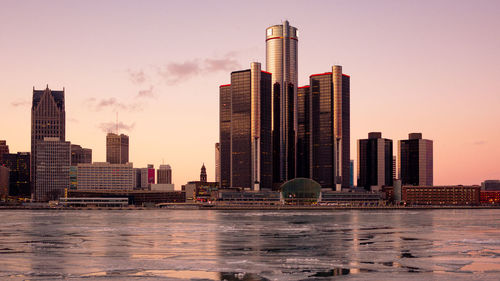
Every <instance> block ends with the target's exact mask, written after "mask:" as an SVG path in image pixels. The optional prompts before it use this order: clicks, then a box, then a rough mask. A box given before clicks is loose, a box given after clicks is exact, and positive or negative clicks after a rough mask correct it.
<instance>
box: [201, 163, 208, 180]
mask: <svg viewBox="0 0 500 281" xmlns="http://www.w3.org/2000/svg"><path fill="white" fill-rule="evenodd" d="M200 181H201V182H207V168H205V163H203V165H202V166H201V171H200Z"/></svg>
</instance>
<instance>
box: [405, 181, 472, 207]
mask: <svg viewBox="0 0 500 281" xmlns="http://www.w3.org/2000/svg"><path fill="white" fill-rule="evenodd" d="M480 191H481V187H480V186H479V185H473V186H463V185H454V186H413V185H406V186H405V185H403V186H402V199H403V201H404V202H406V204H410V205H478V204H479V202H480Z"/></svg>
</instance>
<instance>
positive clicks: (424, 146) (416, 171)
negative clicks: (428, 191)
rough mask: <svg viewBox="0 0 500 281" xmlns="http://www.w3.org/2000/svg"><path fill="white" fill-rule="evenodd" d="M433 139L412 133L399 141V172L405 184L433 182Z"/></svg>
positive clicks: (429, 184)
mask: <svg viewBox="0 0 500 281" xmlns="http://www.w3.org/2000/svg"><path fill="white" fill-rule="evenodd" d="M432 147H433V145H432V140H426V139H422V134H421V133H411V134H409V137H408V139H407V140H400V141H399V142H398V154H399V157H398V161H399V162H398V171H399V172H398V173H399V178H400V179H401V182H402V184H403V185H416V186H419V185H427V186H432V184H433V177H434V174H433V170H434V169H433V148H432Z"/></svg>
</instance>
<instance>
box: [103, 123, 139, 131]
mask: <svg viewBox="0 0 500 281" xmlns="http://www.w3.org/2000/svg"><path fill="white" fill-rule="evenodd" d="M98 127H99V128H100V129H101V130H102V131H103V132H105V133H109V132H114V131H116V129H118V131H120V130H123V131H127V132H130V131H132V130H133V129H134V127H135V123H132V124H125V123H123V122H118V124H116V123H113V122H103V123H101V124H99V126H98Z"/></svg>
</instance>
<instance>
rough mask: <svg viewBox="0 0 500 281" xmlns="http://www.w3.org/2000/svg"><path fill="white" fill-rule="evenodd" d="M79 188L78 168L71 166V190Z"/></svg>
mask: <svg viewBox="0 0 500 281" xmlns="http://www.w3.org/2000/svg"><path fill="white" fill-rule="evenodd" d="M77 188H78V167H77V166H69V189H77Z"/></svg>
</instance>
